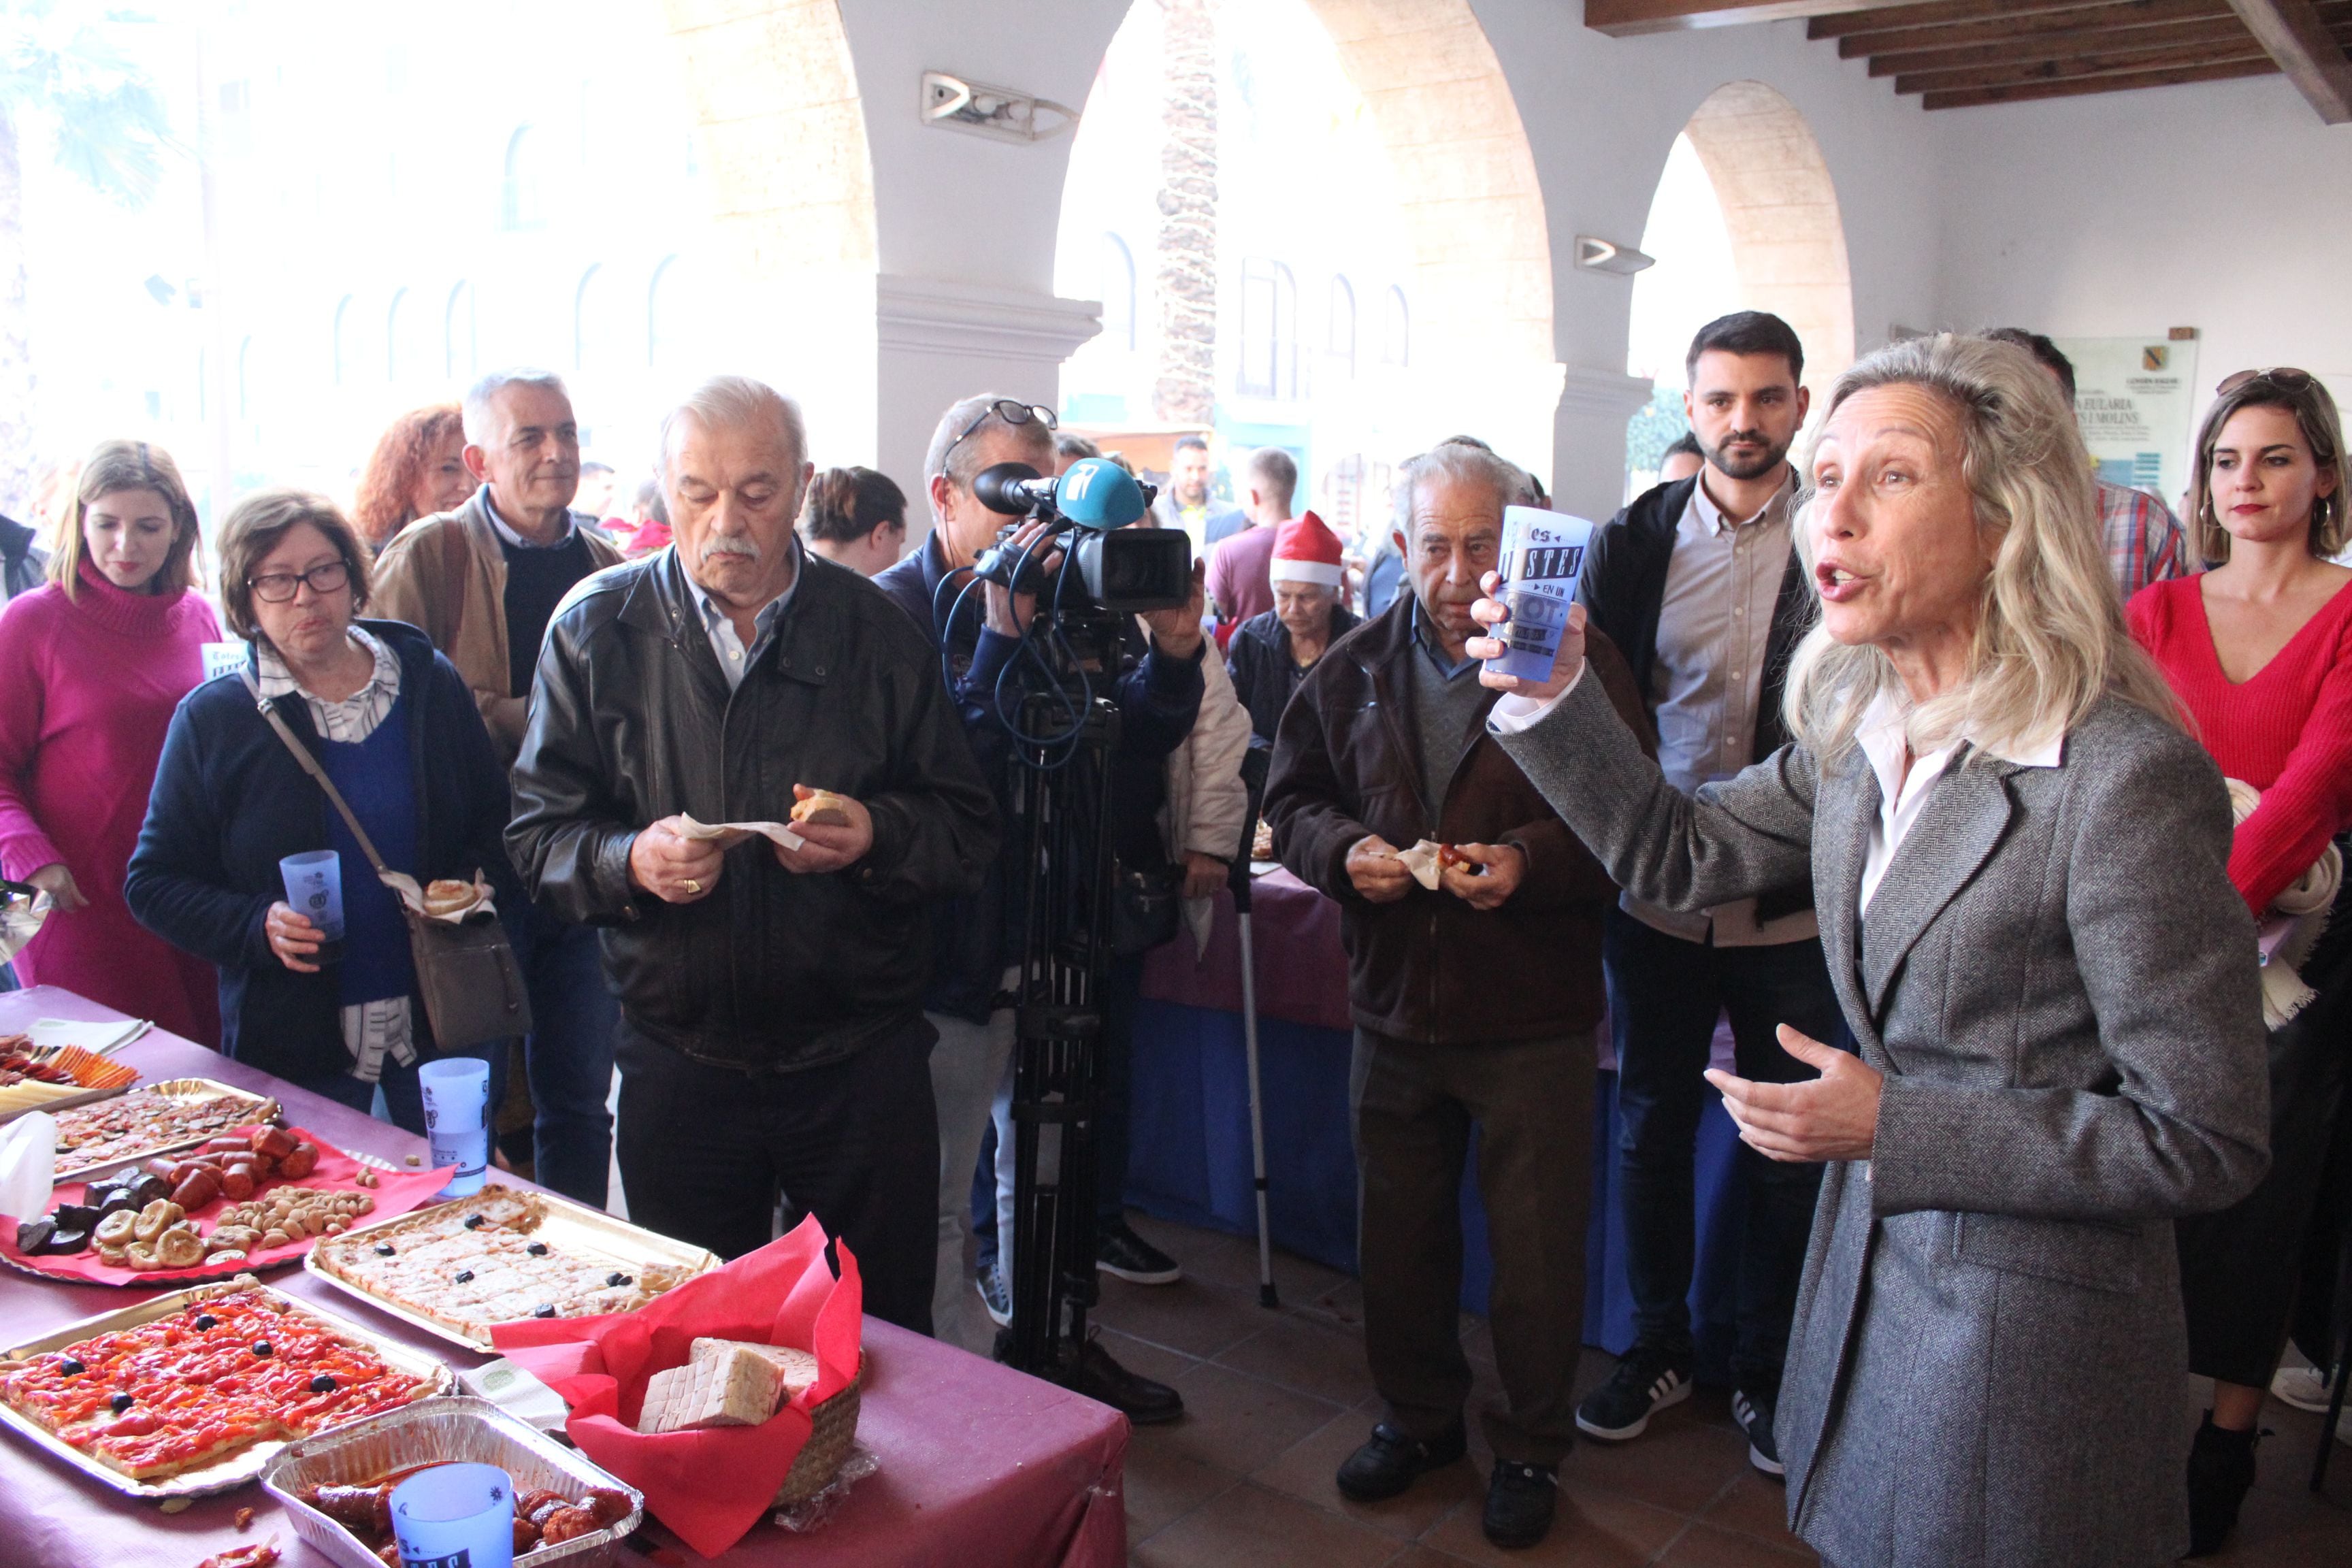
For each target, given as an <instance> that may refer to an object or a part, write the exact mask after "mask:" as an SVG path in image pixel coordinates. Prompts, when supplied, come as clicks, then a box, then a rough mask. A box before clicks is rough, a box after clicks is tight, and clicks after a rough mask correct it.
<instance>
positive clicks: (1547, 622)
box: [1489, 506, 1592, 681]
mask: <svg viewBox="0 0 2352 1568" xmlns="http://www.w3.org/2000/svg"><path fill="white" fill-rule="evenodd" d="M1591 539H1592V524H1591V523H1590V522H1588V521H1585V520H1584V519H1583V518H1580V517H1569V516H1566V515H1564V514H1562V513H1560V512H1556V511H1545V510H1542V509H1541V508H1538V507H1531V506H1514V507H1506V508H1504V509H1503V585H1502V601H1503V605H1504V607H1505V608H1506V609H1507V610H1508V611H1509V612H1510V616H1511V618H1510V619H1509V620H1508V621H1507V622H1506V623H1504V625H1503V626H1501V627H1500V628H1498V632H1499V635H1500V636H1501V637H1502V638H1503V640H1504V644H1505V647H1506V651H1505V653H1504V655H1503V657H1502V658H1498V659H1494V660H1491V661H1489V662H1490V663H1491V664H1492V665H1493V667H1494V668H1495V669H1496V670H1497V671H1498V672H1499V673H1501V674H1504V675H1512V676H1517V677H1518V678H1519V679H1522V680H1535V681H1540V680H1544V679H1549V677H1550V675H1551V668H1552V661H1553V660H1554V659H1556V658H1559V638H1560V634H1561V633H1562V632H1563V631H1565V630H1567V628H1568V606H1569V604H1570V601H1571V600H1573V599H1574V598H1575V597H1576V580H1577V576H1578V574H1580V572H1581V571H1582V570H1583V567H1584V550H1585V546H1586V545H1587V544H1588V543H1590V542H1591Z"/></svg>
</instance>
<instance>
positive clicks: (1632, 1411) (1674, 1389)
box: [1576, 1345, 1691, 1443]
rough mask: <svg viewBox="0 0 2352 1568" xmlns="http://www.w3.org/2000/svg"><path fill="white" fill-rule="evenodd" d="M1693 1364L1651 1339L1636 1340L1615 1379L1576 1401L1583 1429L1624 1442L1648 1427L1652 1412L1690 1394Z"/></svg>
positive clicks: (1587, 1433)
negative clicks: (1653, 1345)
mask: <svg viewBox="0 0 2352 1568" xmlns="http://www.w3.org/2000/svg"><path fill="white" fill-rule="evenodd" d="M1690 1391H1691V1366H1690V1363H1689V1361H1688V1360H1687V1359H1678V1358H1676V1357H1674V1356H1670V1355H1668V1354H1666V1353H1665V1352H1664V1351H1658V1350H1653V1349H1651V1348H1650V1347H1649V1346H1647V1345H1635V1346H1634V1347H1633V1349H1632V1350H1630V1351H1627V1352H1625V1359H1624V1360H1623V1361H1621V1362H1619V1363H1617V1370H1616V1371H1615V1372H1613V1373H1610V1374H1609V1381H1608V1382H1606V1383H1604V1384H1601V1386H1600V1387H1598V1388H1596V1389H1594V1390H1593V1391H1592V1392H1591V1393H1590V1394H1586V1395H1585V1396H1584V1403H1583V1404H1581V1405H1578V1406H1577V1407H1576V1426H1577V1430H1578V1431H1580V1432H1582V1433H1583V1434H1585V1436H1589V1437H1598V1438H1600V1439H1601V1441H1602V1442H1604V1443H1623V1442H1629V1441H1631V1440H1632V1439H1633V1438H1635V1437H1638V1436H1641V1435H1642V1434H1643V1432H1644V1431H1645V1430H1647V1429H1648V1427H1649V1425H1650V1417H1651V1416H1653V1415H1656V1414H1657V1413H1658V1412H1659V1411H1661V1410H1664V1408H1665V1407H1666V1406H1667V1405H1680V1404H1681V1403H1682V1402H1683V1401H1684V1400H1685V1399H1688V1398H1689V1397H1690Z"/></svg>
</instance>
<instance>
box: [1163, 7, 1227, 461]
mask: <svg viewBox="0 0 2352 1568" xmlns="http://www.w3.org/2000/svg"><path fill="white" fill-rule="evenodd" d="M1214 3H1215V0H1160V16H1161V44H1160V59H1161V65H1162V68H1164V70H1165V71H1166V73H1167V75H1166V80H1167V87H1166V96H1165V97H1164V98H1163V99H1162V100H1161V102H1160V125H1161V128H1162V131H1163V139H1162V141H1161V142H1160V239H1159V246H1158V251H1159V255H1158V268H1157V270H1158V274H1159V276H1158V287H1157V288H1156V289H1154V292H1155V293H1156V294H1157V295H1158V297H1159V305H1160V346H1159V367H1158V374H1157V376H1156V378H1155V379H1154V381H1153V384H1152V388H1151V406H1152V412H1153V414H1154V416H1157V417H1158V418H1160V419H1163V420H1169V421H1173V422H1181V423H1183V424H1188V425H1206V424H1208V423H1210V421H1211V418H1212V416H1213V414H1214V412H1215V409H1216V404H1217V24H1216V17H1215V16H1214V14H1213V11H1212V9H1211V7H1212V6H1213V4H1214Z"/></svg>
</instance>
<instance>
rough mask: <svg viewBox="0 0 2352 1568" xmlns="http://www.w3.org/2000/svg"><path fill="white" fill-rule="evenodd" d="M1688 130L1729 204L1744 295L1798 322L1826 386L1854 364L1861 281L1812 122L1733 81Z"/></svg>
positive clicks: (1727, 216)
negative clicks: (1856, 290) (1856, 292)
mask: <svg viewBox="0 0 2352 1568" xmlns="http://www.w3.org/2000/svg"><path fill="white" fill-rule="evenodd" d="M1683 130H1684V134H1685V135H1687V136H1688V137H1689V138H1690V139H1691V145H1692V147H1693V148H1694V149H1696V152H1697V153H1698V158H1699V163H1701V164H1703V165H1704V166H1705V167H1706V177H1707V180H1708V183H1710V184H1713V185H1714V186H1715V195H1716V199H1717V201H1718V202H1719V203H1721V204H1722V206H1723V219H1724V225H1725V226H1726V227H1727V228H1728V229H1729V230H1730V233H1731V258H1732V265H1733V266H1734V267H1735V268H1737V269H1738V273H1739V289H1740V292H1741V294H1742V295H1743V296H1745V297H1746V299H1747V300H1748V304H1749V305H1750V306H1751V307H1752V308H1754V309H1756V310H1769V311H1771V312H1772V313H1773V314H1775V315H1777V316H1779V317H1780V318H1781V319H1782V320H1783V321H1787V322H1788V323H1789V324H1790V326H1791V327H1794V328H1795V329H1796V331H1797V337H1798V339H1799V340H1800V341H1801V342H1803V343H1804V345H1805V384H1807V385H1808V386H1811V387H1813V388H1815V389H1816V392H1817V393H1818V391H1819V390H1820V389H1821V388H1823V387H1826V386H1827V385H1828V384H1830V383H1831V382H1832V381H1833V380H1835V379H1836V377H1837V375H1838V374H1839V373H1840V372H1841V371H1843V370H1844V369H1845V367H1846V366H1847V365H1849V364H1851V363H1853V274H1852V272H1851V271H1850V270H1849V269H1848V268H1847V265H1846V252H1845V223H1844V220H1843V218H1842V217H1841V216H1839V212H1838V199H1837V186H1836V185H1835V184H1834V183H1833V182H1832V180H1831V178H1830V171H1829V165H1828V164H1827V163H1825V162H1823V160H1822V149H1821V144H1820V143H1819V142H1815V141H1814V140H1813V132H1812V128H1811V126H1809V125H1807V124H1806V123H1805V117H1804V114H1803V113H1802V111H1801V110H1799V109H1798V108H1797V106H1796V105H1795V104H1793V103H1791V102H1790V101H1789V100H1787V99H1786V98H1783V97H1782V96H1781V95H1780V93H1778V92H1776V91H1774V90H1773V89H1771V88H1769V87H1767V86H1765V85H1764V84H1763V83H1762V82H1760V81H1735V82H1727V83H1726V84H1725V85H1724V86H1722V87H1719V88H1717V89H1715V91H1713V92H1711V93H1709V94H1708V95H1707V97H1706V101H1704V102H1703V103H1701V104H1700V105H1699V106H1698V109H1697V110H1696V112H1694V113H1693V114H1692V115H1691V117H1690V123H1689V124H1688V125H1686V126H1685V127H1684V128H1683Z"/></svg>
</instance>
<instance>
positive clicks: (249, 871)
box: [122, 621, 523, 1082]
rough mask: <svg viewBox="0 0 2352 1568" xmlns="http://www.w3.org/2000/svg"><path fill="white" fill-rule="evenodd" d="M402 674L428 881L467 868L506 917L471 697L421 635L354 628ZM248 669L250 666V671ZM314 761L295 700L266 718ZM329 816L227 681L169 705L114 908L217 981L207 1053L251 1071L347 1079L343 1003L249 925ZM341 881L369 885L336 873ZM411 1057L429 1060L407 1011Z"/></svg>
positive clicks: (503, 804) (504, 798) (509, 890)
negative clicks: (390, 656)
mask: <svg viewBox="0 0 2352 1568" xmlns="http://www.w3.org/2000/svg"><path fill="white" fill-rule="evenodd" d="M360 624H361V625H362V626H365V627H366V628H367V629H368V630H369V631H370V632H372V633H373V634H374V635H375V636H376V637H380V638H382V639H383V642H384V643H385V644H386V645H387V646H389V647H391V648H392V650H393V652H394V654H396V655H397V656H398V657H399V659H400V700H401V702H402V704H403V705H404V707H405V708H406V710H407V717H408V742H409V765H410V767H411V769H412V770H413V772H414V775H415V790H416V801H417V811H418V816H419V817H420V820H419V821H418V823H417V825H416V826H417V833H416V839H417V844H418V847H419V849H420V855H419V861H420V864H421V866H422V868H423V869H424V873H425V879H433V878H439V877H457V878H470V877H471V876H472V875H473V874H474V871H475V869H476V868H480V869H481V870H482V871H483V872H484V873H485V874H486V875H487V876H488V879H489V880H490V882H491V885H492V886H493V887H494V888H495V889H496V890H497V893H498V900H499V908H500V909H501V910H503V911H505V912H506V913H507V914H508V915H509V917H511V916H512V915H514V914H515V913H516V912H518V911H520V910H521V908H522V900H523V892H522V886H521V883H520V880H519V879H517V878H516V876H515V874H514V869H513V867H512V866H511V864H510V863H509V861H508V859H507V855H506V848H505V844H504V841H503V838H502V835H503V834H504V832H505V830H506V825H507V815H508V795H507V775H506V770H505V769H504V768H502V767H500V766H499V759H498V753H497V752H495V751H493V750H492V749H491V745H490V736H489V731H488V730H486V729H484V728H483V727H482V716H481V713H480V712H479V711H478V710H477V709H476V708H475V706H474V697H473V693H472V692H471V691H469V690H467V687H466V683H465V681H464V680H463V679H461V678H460V677H459V676H458V674H457V669H456V668H455V667H453V666H452V665H451V664H450V663H449V661H448V660H447V659H446V658H443V657H442V656H441V655H440V654H438V653H436V652H435V651H434V648H433V645H432V643H431V642H430V641H428V640H427V639H426V638H425V634H424V633H423V632H420V631H418V630H417V629H416V628H415V627H414V626H405V625H403V624H402V623H400V622H398V621H362V622H361V623H360ZM248 662H249V663H250V661H248ZM273 706H274V707H275V708H276V709H277V710H278V716H279V717H280V718H282V719H284V720H285V721H286V725H287V728H289V729H290V730H291V731H294V734H295V736H296V738H297V739H299V740H300V741H301V742H303V743H304V744H305V745H307V746H309V747H310V749H311V751H312V752H313V753H314V754H315V753H318V752H320V746H321V744H322V742H320V740H319V738H318V732H317V731H316V730H314V729H313V728H312V727H311V724H310V707H309V705H308V704H307V703H304V702H302V701H300V700H292V701H280V702H277V703H275V704H273ZM332 809H333V807H331V805H328V804H327V797H326V794H325V792H323V791H322V790H320V787H319V785H318V784H317V783H316V782H315V781H313V780H312V779H311V777H310V774H308V773H304V772H303V771H302V767H301V764H300V763H297V762H296V761H295V760H294V758H293V756H292V755H291V754H290V753H289V752H288V751H287V750H286V743H285V742H283V741H281V740H279V739H278V732H277V731H275V730H273V729H271V728H270V727H269V722H268V720H266V719H264V718H263V717H262V716H261V714H260V712H259V711H258V710H257V709H256V708H255V707H254V704H253V696H252V693H250V692H249V691H247V689H246V687H245V682H244V681H243V680H241V679H238V678H237V677H236V676H234V675H224V676H219V677H216V678H215V679H212V680H208V681H206V682H205V683H204V684H203V685H202V686H199V687H197V688H196V689H194V691H191V692H189V693H188V695H187V696H186V697H185V698H184V699H183V700H181V703H180V708H179V711H177V712H176V713H174V714H173V715H172V728H171V731H170V732H169V734H167V735H166V736H165V738H164V741H163V761H162V763H160V764H159V765H158V767H157V769H156V772H155V790H154V793H153V794H152V795H150V796H149V797H148V802H147V821H146V825H145V826H143V827H142V828H141V829H140V832H139V847H138V849H137V850H136V851H135V852H133V853H132V855H131V869H130V873H129V875H128V876H127V877H126V879H124V882H123V888H122V894H123V899H124V900H125V901H126V902H127V903H128V904H129V905H130V906H131V913H132V914H133V915H135V916H136V917H138V920H139V923H140V924H142V925H143V926H145V927H146V928H147V929H148V930H149V931H153V932H154V933H155V934H156V935H158V936H160V937H162V938H163V940H164V941H166V942H170V943H172V944H173V946H175V947H180V948H184V949H185V950H186V951H188V952H193V953H194V954H195V955H196V956H197V957H199V958H202V959H205V960H207V961H208V962H210V963H214V964H216V965H217V966H219V969H220V1008H221V1051H222V1054H224V1055H226V1056H228V1057H232V1058H236V1060H238V1061H241V1062H244V1063H247V1065H249V1066H252V1067H256V1068H260V1069H261V1070H262V1071H264V1072H269V1073H275V1074H277V1075H278V1077H280V1078H285V1079H295V1080H297V1081H303V1082H310V1081H316V1080H317V1079H321V1078H326V1077H329V1076H331V1075H332V1074H334V1073H337V1072H341V1071H344V1070H347V1069H348V1068H350V1066H351V1056H350V1053H349V1052H348V1051H347V1050H346V1049H345V1048H344V1046H343V1032H342V1023H341V990H340V987H339V984H338V982H337V977H336V975H335V973H334V972H333V971H332V970H331V969H330V970H322V971H320V973H316V974H298V973H295V972H294V971H293V970H290V969H289V968H287V967H286V966H285V965H284V964H283V963H279V962H278V955H277V954H276V953H274V952H271V951H270V950H269V941H268V936H267V934H266V933H265V931H264V929H263V922H264V921H265V920H266V919H267V918H268V913H269V906H270V905H271V904H273V903H276V902H277V901H278V900H281V899H283V898H284V897H285V896H286V891H285V884H284V882H283V880H282V879H280V878H279V876H278V861H279V860H280V859H282V858H285V857H286V856H289V855H295V854H299V853H300V852H302V851H304V850H306V849H323V848H326V847H328V846H327V814H328V812H330V811H331V810H332ZM343 874H344V875H345V876H347V877H348V876H352V875H354V874H356V875H360V876H369V875H373V873H372V872H371V871H370V870H369V869H368V868H366V867H364V866H358V867H352V866H346V867H345V868H343ZM414 1016H415V1031H416V1043H417V1047H418V1048H419V1050H421V1051H425V1052H426V1053H427V1054H429V1053H430V1047H431V1042H432V1031H431V1028H430V1026H428V1025H427V1023H426V1022H425V1009H424V1006H423V1005H422V1004H421V1003H420V1004H419V1005H417V1006H416V1007H415V1014H414Z"/></svg>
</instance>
